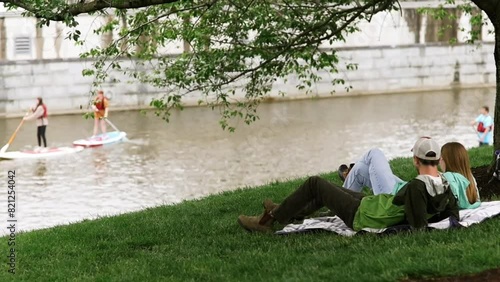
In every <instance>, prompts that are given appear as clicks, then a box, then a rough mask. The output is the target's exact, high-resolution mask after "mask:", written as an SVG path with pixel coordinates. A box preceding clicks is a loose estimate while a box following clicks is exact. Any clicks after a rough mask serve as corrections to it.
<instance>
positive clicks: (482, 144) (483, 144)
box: [479, 142, 490, 147]
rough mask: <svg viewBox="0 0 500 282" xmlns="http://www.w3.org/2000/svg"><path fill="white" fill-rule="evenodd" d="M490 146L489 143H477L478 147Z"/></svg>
mask: <svg viewBox="0 0 500 282" xmlns="http://www.w3.org/2000/svg"><path fill="white" fill-rule="evenodd" d="M488 145H490V144H489V143H483V142H479V147H482V146H488Z"/></svg>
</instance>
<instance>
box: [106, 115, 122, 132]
mask: <svg viewBox="0 0 500 282" xmlns="http://www.w3.org/2000/svg"><path fill="white" fill-rule="evenodd" d="M105 120H106V122H107V123H109V125H111V127H113V129H114V130H116V131H120V130H119V129H118V128H116V126H115V125H114V124H113V123H112V122H111V121H110V120H109V119H107V118H105Z"/></svg>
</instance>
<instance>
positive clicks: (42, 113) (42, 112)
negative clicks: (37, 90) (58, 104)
mask: <svg viewBox="0 0 500 282" xmlns="http://www.w3.org/2000/svg"><path fill="white" fill-rule="evenodd" d="M30 110H31V112H32V113H31V114H29V115H27V116H25V117H24V118H23V119H24V120H36V126H37V131H36V138H37V140H38V147H39V148H40V147H42V141H43V146H44V147H47V138H46V137H45V131H46V130H47V125H48V124H49V121H48V119H47V116H48V113H47V106H46V105H45V104H44V103H43V99H42V97H38V98H37V104H36V106H35V107H32V108H31V109H30Z"/></svg>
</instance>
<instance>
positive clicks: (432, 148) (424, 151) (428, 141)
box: [411, 136, 441, 161]
mask: <svg viewBox="0 0 500 282" xmlns="http://www.w3.org/2000/svg"><path fill="white" fill-rule="evenodd" d="M411 151H412V152H413V155H414V156H415V157H417V158H419V159H422V160H429V161H438V160H439V159H440V158H441V146H439V144H438V143H437V142H436V141H434V139H432V138H430V137H425V136H424V137H420V138H419V139H418V140H417V142H415V145H414V146H413V149H411Z"/></svg>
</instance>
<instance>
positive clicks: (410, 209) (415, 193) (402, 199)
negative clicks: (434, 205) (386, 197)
mask: <svg viewBox="0 0 500 282" xmlns="http://www.w3.org/2000/svg"><path fill="white" fill-rule="evenodd" d="M393 204H395V205H404V210H405V217H406V220H407V221H408V223H409V224H410V225H411V226H412V227H413V228H423V227H426V226H427V191H426V189H425V183H424V182H422V181H420V180H418V179H413V180H412V181H411V182H409V183H408V184H407V185H406V186H405V187H403V188H402V189H401V190H399V192H398V193H397V194H396V196H395V197H394V200H393Z"/></svg>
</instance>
